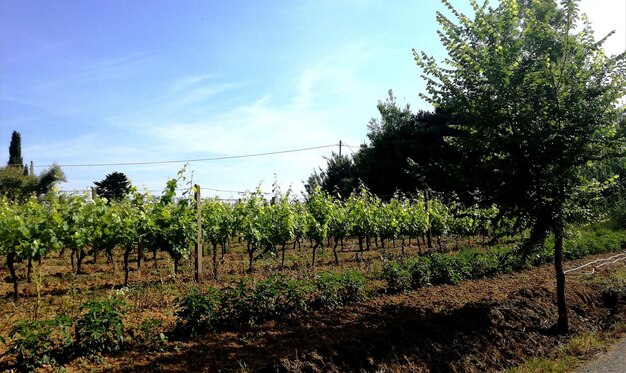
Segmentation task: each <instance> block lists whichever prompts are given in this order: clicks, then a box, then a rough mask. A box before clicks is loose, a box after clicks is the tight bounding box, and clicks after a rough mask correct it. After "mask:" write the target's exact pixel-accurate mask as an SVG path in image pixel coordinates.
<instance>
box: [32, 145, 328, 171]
mask: <svg viewBox="0 0 626 373" xmlns="http://www.w3.org/2000/svg"><path fill="white" fill-rule="evenodd" d="M336 146H339V144H331V145H322V146H312V147H309V148H299V149H290V150H280V151H274V152H265V153H255V154H243V155H227V156H222V157H211V158H196V159H180V160H168V161H146V162H120V163H86V164H58V165H56V166H59V167H104V166H140V165H153V164H168V163H193V162H208V161H221V160H227V159H238V158H251V157H261V156H267V155H276V154H286V153H295V152H303V151H307V150H315V149H324V148H331V147H336ZM52 166H55V165H51V164H50V165H42V166H35V167H43V168H48V167H52Z"/></svg>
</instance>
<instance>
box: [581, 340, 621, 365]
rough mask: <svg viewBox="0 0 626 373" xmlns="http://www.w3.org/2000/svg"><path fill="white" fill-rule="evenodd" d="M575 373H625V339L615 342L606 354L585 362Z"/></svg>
mask: <svg viewBox="0 0 626 373" xmlns="http://www.w3.org/2000/svg"><path fill="white" fill-rule="evenodd" d="M576 372H577V373H623V372H626V337H624V338H622V339H621V340H620V341H619V342H617V343H616V344H615V345H614V346H613V347H612V348H611V350H609V351H608V352H607V353H605V354H602V355H600V356H598V357H597V358H596V359H594V360H592V361H589V362H587V363H586V364H585V365H583V366H582V367H580V368H579V369H577V370H576Z"/></svg>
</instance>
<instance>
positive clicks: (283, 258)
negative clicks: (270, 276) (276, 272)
mask: <svg viewBox="0 0 626 373" xmlns="http://www.w3.org/2000/svg"><path fill="white" fill-rule="evenodd" d="M285 246H287V242H286V241H283V244H282V247H281V250H282V254H281V258H280V270H281V271H282V270H283V268H284V267H285Z"/></svg>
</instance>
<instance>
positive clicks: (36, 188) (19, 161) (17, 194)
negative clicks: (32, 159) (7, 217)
mask: <svg viewBox="0 0 626 373" xmlns="http://www.w3.org/2000/svg"><path fill="white" fill-rule="evenodd" d="M59 181H65V174H64V173H63V170H61V167H59V166H57V165H52V166H51V167H49V168H48V169H47V170H44V171H43V172H42V173H41V174H39V175H35V173H34V171H33V170H30V171H29V169H28V166H27V165H25V164H24V161H23V158H22V137H21V135H20V133H19V132H17V131H13V133H12V134H11V143H10V144H9V161H8V162H7V165H6V166H5V167H0V195H5V196H7V197H9V198H10V199H13V200H24V199H26V198H28V197H29V196H31V195H41V194H45V193H47V192H48V191H50V190H51V189H52V188H53V187H54V185H55V184H56V183H57V182H59Z"/></svg>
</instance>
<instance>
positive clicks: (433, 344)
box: [0, 248, 626, 372]
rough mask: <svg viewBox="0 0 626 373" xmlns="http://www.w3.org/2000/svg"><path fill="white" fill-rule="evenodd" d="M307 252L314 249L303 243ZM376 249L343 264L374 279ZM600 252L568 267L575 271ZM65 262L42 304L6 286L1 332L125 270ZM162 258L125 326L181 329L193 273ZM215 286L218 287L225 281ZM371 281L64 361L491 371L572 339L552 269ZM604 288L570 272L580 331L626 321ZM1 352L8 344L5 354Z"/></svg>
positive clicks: (139, 290)
mask: <svg viewBox="0 0 626 373" xmlns="http://www.w3.org/2000/svg"><path fill="white" fill-rule="evenodd" d="M413 250H416V249H413ZM303 252H306V251H305V250H304V248H303ZM292 254H293V255H294V257H293V260H292V261H291V262H290V264H289V268H290V269H289V270H288V271H287V273H289V274H290V275H292V276H296V277H307V276H310V275H311V274H310V269H306V263H305V260H304V259H302V260H299V259H298V257H297V256H296V255H295V251H294V252H292ZM229 255H230V256H229V257H228V258H227V261H226V264H225V265H223V266H222V268H221V270H222V273H223V277H224V278H238V277H241V276H242V275H243V273H244V270H245V255H243V253H241V252H240V253H236V252H235V253H234V254H233V253H231V254H229ZM303 255H306V254H303ZM368 255H369V256H368ZM377 255H378V254H377V253H376V251H372V252H371V253H367V254H366V257H365V258H364V259H361V258H356V256H355V255H354V253H353V252H350V251H348V252H345V253H342V254H341V261H342V264H341V266H340V267H341V268H345V267H359V268H360V269H361V270H363V271H364V272H366V273H369V274H373V273H376V271H377V269H378V268H379V267H380V263H377V262H376V257H377ZM604 256H609V255H604ZM594 258H596V257H591V258H586V259H583V260H579V261H572V262H568V263H567V264H566V268H569V267H574V266H576V265H578V264H581V263H585V262H587V261H591V260H593V259H594ZM357 259H358V260H357ZM59 260H60V259H59ZM64 260H65V261H67V259H64ZM65 261H60V262H55V261H53V260H48V261H46V262H44V265H42V266H41V268H40V269H38V270H39V279H40V280H39V282H40V286H39V287H40V294H41V295H40V301H39V302H37V301H36V299H37V297H36V286H35V284H33V283H31V284H26V283H25V281H22V283H21V287H22V296H23V299H22V300H20V303H18V304H13V303H12V302H11V301H10V289H11V285H10V284H9V283H6V282H5V283H3V284H0V312H1V314H0V316H1V317H2V318H0V335H6V332H7V331H8V329H10V326H11V325H12V324H13V323H14V322H15V320H19V319H32V318H37V317H38V318H45V317H52V316H54V315H55V314H59V313H64V314H70V315H76V314H78V312H79V310H78V308H77V306H78V305H79V304H80V303H82V302H83V301H84V300H85V299H91V298H93V297H95V296H100V297H101V296H107V295H110V294H111V292H112V291H113V292H115V290H112V289H119V283H120V278H121V276H122V275H121V273H120V272H121V271H120V270H119V269H120V268H121V267H120V266H118V269H117V272H116V274H115V275H113V274H111V273H110V270H109V265H107V264H106V263H100V262H99V264H97V265H96V264H93V263H90V264H88V265H86V266H85V269H86V271H87V272H88V273H87V274H85V275H79V276H72V275H68V274H67V272H68V267H67V265H68V263H65ZM101 262H104V260H101ZM159 262H160V263H162V265H160V266H159V267H157V269H150V268H151V265H150V264H149V263H146V264H144V266H145V267H143V268H142V270H141V272H139V271H135V272H134V273H132V274H131V280H132V281H134V282H135V283H136V284H140V285H141V286H133V287H131V288H129V289H125V290H117V291H118V292H122V294H121V296H123V297H125V299H126V302H127V303H129V304H130V306H129V309H128V311H127V312H126V313H125V318H124V321H125V325H126V326H127V328H131V329H133V330H136V329H137V328H138V325H139V324H140V322H141V321H143V320H145V319H148V318H152V319H156V320H160V321H161V322H162V326H161V327H160V329H158V330H156V331H157V334H158V331H163V332H167V331H169V330H171V329H172V327H173V323H174V320H175V318H174V311H175V309H174V305H173V300H174V299H175V298H176V296H178V295H179V294H181V292H183V291H184V290H185V288H186V287H188V286H189V285H188V283H187V281H186V280H187V278H188V277H190V276H191V273H190V272H189V271H187V272H183V275H182V276H179V278H178V279H177V280H173V279H172V278H170V277H169V275H168V270H167V267H168V264H167V262H168V260H167V258H166V257H161V256H160V257H159ZM331 262H332V252H330V250H326V252H323V253H321V255H320V265H319V267H320V269H324V268H328V267H333V266H332V265H331V264H330V263H331ZM0 265H1V266H3V265H4V263H0ZM257 265H258V269H257V271H256V272H255V274H254V276H255V277H257V276H259V277H262V276H264V275H266V274H267V273H271V272H272V271H274V270H275V269H276V264H275V261H272V260H268V261H260V262H259V263H257ZM207 267H208V266H207ZM616 268H621V269H622V270H624V269H626V264H624V262H621V263H615V264H614V265H612V266H605V267H602V268H601V269H599V270H597V271H596V273H595V274H594V275H593V276H594V277H593V278H598V277H602V276H607V275H608V274H609V273H610V272H611V271H614V270H616ZM36 270H37V268H36ZM0 275H1V276H3V277H4V276H6V270H4V269H3V270H2V271H0ZM21 275H22V276H23V275H24V272H23V268H22V272H21ZM207 282H208V283H210V284H212V285H217V286H219V285H220V284H221V283H222V282H212V281H207ZM370 283H371V284H372V288H371V289H370V290H371V291H372V296H371V298H370V299H369V300H367V301H364V302H360V303H358V304H353V305H350V306H347V307H344V308H342V309H339V310H334V311H328V310H320V311H317V312H314V313H311V314H306V315H302V316H301V317H298V318H296V319H295V320H291V321H289V322H284V323H279V322H269V323H265V324H263V325H259V326H254V327H248V328H245V329H243V331H240V332H220V333H214V334H213V333H209V334H205V335H202V336H200V337H198V338H195V339H193V340H191V341H187V342H172V341H170V342H168V343H166V344H164V345H163V346H161V350H157V351H154V350H149V349H148V348H147V347H146V346H147V345H145V344H142V343H134V344H133V345H132V346H131V348H130V349H129V350H127V351H125V352H123V353H121V354H119V355H111V356H107V355H105V356H98V357H90V358H85V357H84V358H78V359H75V360H73V361H71V362H68V363H67V364H66V365H65V366H64V368H65V369H66V370H68V371H89V370H110V371H173V372H189V371H208V372H220V371H224V372H228V371H268V372H274V371H279V372H282V371H285V372H291V371H293V372H299V371H305V372H306V371H310V372H322V371H329V372H334V371H336V372H345V371H380V372H407V371H433V372H439V371H453V372H455V371H461V372H484V371H496V370H501V369H503V368H505V367H509V366H512V365H515V364H518V363H520V362H521V361H522V360H523V359H525V358H527V357H529V356H552V355H553V354H554V353H555V351H556V350H557V349H558V347H559V346H560V345H561V344H563V343H564V342H565V341H566V340H567V337H560V336H556V335H554V334H553V333H552V330H551V326H552V324H553V323H554V321H555V320H556V317H557V315H556V306H555V296H554V289H555V280H554V274H553V268H552V267H551V266H543V267H538V268H534V269H532V270H528V271H524V272H520V273H515V274H512V275H506V276H498V277H494V278H486V279H480V280H473V281H465V282H462V283H461V284H459V285H444V286H433V287H426V288H422V289H418V290H415V291H411V292H408V293H406V294H397V295H386V294H383V293H382V292H381V291H380V283H378V282H376V281H371V282H370ZM596 283H597V281H593V279H590V278H588V276H571V277H568V283H567V287H568V290H567V298H568V301H569V306H570V322H571V326H572V331H573V333H582V332H586V331H591V330H598V329H600V330H601V329H606V328H609V327H610V326H611V325H613V324H614V323H615V322H626V312H625V311H626V301H625V299H624V298H623V295H615V294H613V295H608V294H606V293H605V292H603V290H602V289H601V288H600V286H599V285H597V284H596ZM118 295H119V294H118ZM620 297H621V298H620ZM1 350H2V347H0V354H1V353H2V351H1ZM2 362H3V361H2V359H0V364H2ZM4 363H5V364H6V363H7V362H6V361H4ZM5 366H6V365H5Z"/></svg>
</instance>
